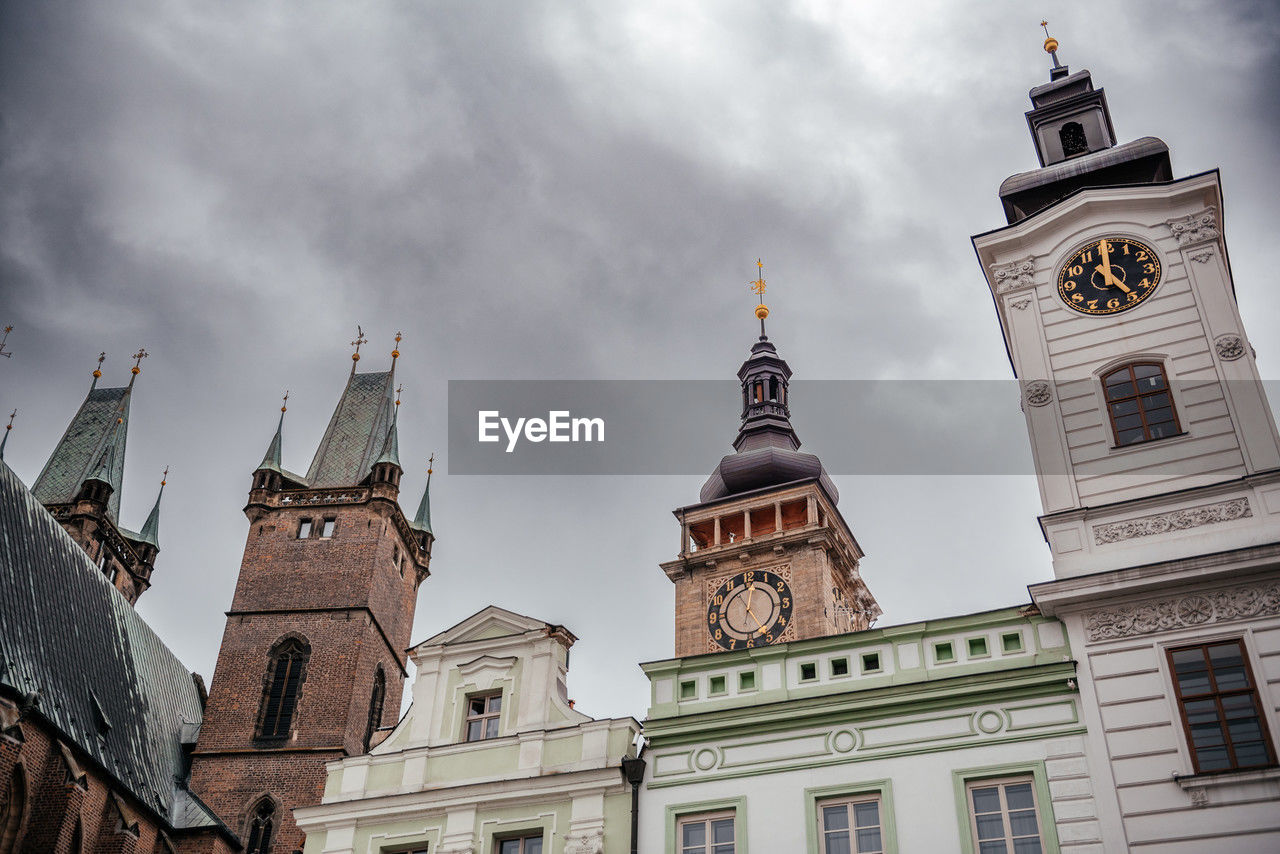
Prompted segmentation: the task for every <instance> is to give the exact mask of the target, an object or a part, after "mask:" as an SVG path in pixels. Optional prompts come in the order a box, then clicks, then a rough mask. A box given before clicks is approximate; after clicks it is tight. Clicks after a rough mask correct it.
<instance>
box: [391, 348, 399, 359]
mask: <svg viewBox="0 0 1280 854" xmlns="http://www.w3.org/2000/svg"><path fill="white" fill-rule="evenodd" d="M391 358H393V359H399V358H400V351H399V350H392V351H391Z"/></svg>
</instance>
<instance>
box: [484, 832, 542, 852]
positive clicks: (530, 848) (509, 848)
mask: <svg viewBox="0 0 1280 854" xmlns="http://www.w3.org/2000/svg"><path fill="white" fill-rule="evenodd" d="M494 852H495V854H542V834H541V833H539V834H538V835H537V836H522V837H520V838H519V839H499V840H497V847H496V848H495V849H494Z"/></svg>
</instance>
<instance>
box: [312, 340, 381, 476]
mask: <svg viewBox="0 0 1280 854" xmlns="http://www.w3.org/2000/svg"><path fill="white" fill-rule="evenodd" d="M360 338H363V335H361V336H358V337H357V339H356V340H357V341H359V340H360ZM359 355H360V354H359V353H354V354H353V356H359ZM356 361H358V360H357V359H353V360H352V365H353V366H354V365H355V363H356ZM394 368H395V364H394V361H393V363H392V370H389V371H376V372H372V373H357V372H356V371H354V370H353V371H352V372H351V374H350V376H349V377H348V378H347V387H346V388H345V389H343V391H342V397H341V398H340V399H339V400H338V405H337V407H336V408H335V409H334V411H333V416H332V417H331V418H330V419H329V426H328V428H327V429H326V430H325V433H324V437H323V438H321V440H320V446H319V447H318V448H317V449H316V455H315V457H314V458H313V459H312V460H311V467H310V468H309V469H307V476H306V478H305V481H306V483H307V485H309V486H311V487H314V488H326V487H331V486H343V487H346V486H356V485H358V484H360V483H362V482H363V481H364V480H365V478H367V477H368V476H369V474H370V472H371V470H372V469H373V464H374V461H376V460H377V459H378V457H379V455H380V454H381V453H382V449H383V446H384V444H385V443H386V441H387V431H388V429H389V428H390V426H391V421H392V418H393V414H394V412H393V411H394V410H395V405H394V402H393V401H394V392H393V389H394V388H395V370H394Z"/></svg>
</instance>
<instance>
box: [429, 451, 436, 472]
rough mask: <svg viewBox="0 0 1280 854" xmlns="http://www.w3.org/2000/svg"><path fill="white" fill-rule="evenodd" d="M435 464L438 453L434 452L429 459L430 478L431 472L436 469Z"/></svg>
mask: <svg viewBox="0 0 1280 854" xmlns="http://www.w3.org/2000/svg"><path fill="white" fill-rule="evenodd" d="M435 464H436V453H435V451H432V452H431V456H429V457H427V477H428V478H430V477H431V471H432V469H433V468H435Z"/></svg>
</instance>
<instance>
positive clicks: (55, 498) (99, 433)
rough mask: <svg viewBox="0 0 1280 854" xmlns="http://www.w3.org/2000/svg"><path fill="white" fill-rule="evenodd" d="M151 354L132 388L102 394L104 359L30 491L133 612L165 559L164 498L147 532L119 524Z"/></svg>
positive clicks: (135, 370) (138, 356)
mask: <svg viewBox="0 0 1280 854" xmlns="http://www.w3.org/2000/svg"><path fill="white" fill-rule="evenodd" d="M146 355H147V353H146V351H145V350H140V351H138V352H137V353H135V354H134V358H135V363H134V366H133V368H132V369H131V370H132V373H131V375H130V377H129V384H128V385H125V386H119V387H116V388H98V379H99V378H100V377H101V376H102V362H103V360H104V359H105V358H106V354H105V353H104V354H103V355H102V356H101V357H99V359H98V367H97V368H96V369H94V372H93V384H92V385H91V386H90V387H89V394H88V395H86V396H85V399H84V403H82V404H80V409H79V411H77V412H76V414H75V417H73V418H72V419H71V423H70V424H69V425H67V432H66V433H64V434H63V435H62V439H60V440H59V441H58V445H57V447H55V448H54V449H53V453H52V454H50V455H49V461H48V462H47V463H45V467H44V470H43V471H41V472H40V476H39V477H37V478H36V482H35V485H34V486H33V487H31V493H32V494H33V495H34V496H35V497H36V498H37V499H39V501H40V503H42V504H43V505H44V506H45V508H46V509H48V511H49V513H50V514H51V515H52V516H53V518H55V519H57V520H58V523H59V524H61V525H62V527H63V528H65V529H66V531H67V533H68V534H70V535H71V539H73V540H75V541H76V544H77V545H79V546H80V548H82V549H84V551H85V553H86V554H87V555H89V557H90V558H91V559H92V560H93V562H94V563H96V564H97V565H98V568H99V569H101V570H102V573H103V574H104V575H105V576H107V578H109V579H111V584H112V585H113V586H114V587H115V588H116V589H117V590H119V591H120V592H121V593H122V594H124V597H125V599H127V600H128V602H129V604H130V605H133V604H135V603H136V602H137V601H138V597H139V596H141V595H142V594H143V593H145V592H147V589H148V588H150V587H151V573H152V570H153V569H154V568H155V560H156V555H158V554H159V553H160V542H159V527H160V498H159V496H157V497H156V503H155V506H153V507H152V508H151V513H150V515H149V516H147V521H146V523H145V524H144V525H143V526H142V531H141V533H135V532H133V531H130V530H129V529H128V528H125V527H124V526H123V525H121V524H120V519H119V516H120V488H121V482H122V481H123V479H124V450H125V438H126V436H127V435H128V433H129V406H130V403H131V402H132V399H133V382H134V380H135V379H137V377H138V374H139V373H141V372H142V369H141V367H139V365H140V363H141V362H142V359H143V358H145V357H146ZM163 491H164V489H163V485H162V487H161V492H163Z"/></svg>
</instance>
